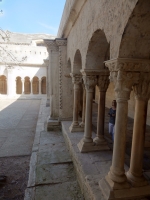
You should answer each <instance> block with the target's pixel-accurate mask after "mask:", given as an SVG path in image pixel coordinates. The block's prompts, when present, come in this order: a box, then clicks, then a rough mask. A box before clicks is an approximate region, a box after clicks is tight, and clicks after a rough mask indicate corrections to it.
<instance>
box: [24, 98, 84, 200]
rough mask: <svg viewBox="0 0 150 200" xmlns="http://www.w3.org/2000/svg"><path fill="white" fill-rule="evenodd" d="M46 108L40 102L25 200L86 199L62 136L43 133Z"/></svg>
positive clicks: (52, 132) (53, 133) (57, 132)
mask: <svg viewBox="0 0 150 200" xmlns="http://www.w3.org/2000/svg"><path fill="white" fill-rule="evenodd" d="M45 106H46V104H45V103H44V102H41V105H40V112H39V115H38V121H37V126H36V133H35V138H34V143H33V148H32V156H31V160H30V172H29V180H28V188H27V189H26V192H25V198H24V200H33V199H34V200H50V199H52V200H78V199H79V200H80V199H81V200H84V198H83V195H82V194H81V191H80V188H79V186H78V184H77V181H76V176H75V171H74V166H73V163H72V159H71V157H70V154H69V151H68V149H67V148H66V144H65V140H64V137H63V135H62V133H61V132H60V131H50V132H47V131H45V130H44V127H45V125H44V123H45V121H46V120H47V116H48V114H49V112H47V110H49V108H48V107H47V108H46V109H45ZM58 191H59V192H58Z"/></svg>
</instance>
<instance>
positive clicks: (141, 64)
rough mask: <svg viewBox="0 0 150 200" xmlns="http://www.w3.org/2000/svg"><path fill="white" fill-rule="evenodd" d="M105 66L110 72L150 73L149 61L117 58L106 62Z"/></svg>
mask: <svg viewBox="0 0 150 200" xmlns="http://www.w3.org/2000/svg"><path fill="white" fill-rule="evenodd" d="M105 66H106V67H108V69H109V71H131V72H132V71H133V72H150V60H148V59H132V58H116V59H112V60H108V61H105Z"/></svg>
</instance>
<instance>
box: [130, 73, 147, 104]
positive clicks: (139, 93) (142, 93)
mask: <svg viewBox="0 0 150 200" xmlns="http://www.w3.org/2000/svg"><path fill="white" fill-rule="evenodd" d="M133 91H134V94H135V98H137V99H142V100H145V101H148V100H149V98H150V73H141V74H140V80H139V83H138V84H137V85H134V86H133Z"/></svg>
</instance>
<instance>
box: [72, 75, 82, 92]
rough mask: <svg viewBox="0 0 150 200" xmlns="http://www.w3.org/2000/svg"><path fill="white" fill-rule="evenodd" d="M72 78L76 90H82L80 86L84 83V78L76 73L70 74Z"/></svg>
mask: <svg viewBox="0 0 150 200" xmlns="http://www.w3.org/2000/svg"><path fill="white" fill-rule="evenodd" d="M70 76H71V77H72V83H73V84H74V89H75V90H78V89H80V85H81V83H82V76H81V75H80V74H74V73H70Z"/></svg>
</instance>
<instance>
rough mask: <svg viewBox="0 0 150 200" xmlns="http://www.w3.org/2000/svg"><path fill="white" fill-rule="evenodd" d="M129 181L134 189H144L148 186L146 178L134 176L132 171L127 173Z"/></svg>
mask: <svg viewBox="0 0 150 200" xmlns="http://www.w3.org/2000/svg"><path fill="white" fill-rule="evenodd" d="M126 176H127V179H128V181H129V182H130V183H131V185H132V186H133V187H142V186H146V185H148V181H147V180H146V178H145V177H144V176H140V177H136V176H133V175H132V173H131V172H130V171H128V172H127V173H126Z"/></svg>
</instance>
